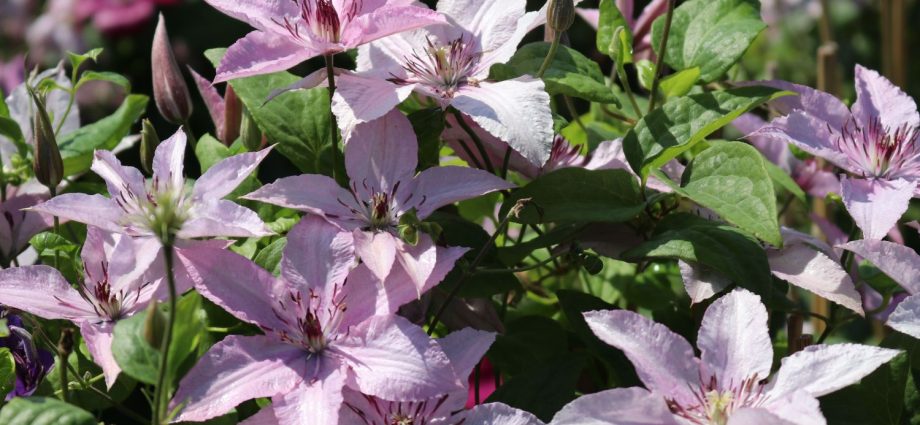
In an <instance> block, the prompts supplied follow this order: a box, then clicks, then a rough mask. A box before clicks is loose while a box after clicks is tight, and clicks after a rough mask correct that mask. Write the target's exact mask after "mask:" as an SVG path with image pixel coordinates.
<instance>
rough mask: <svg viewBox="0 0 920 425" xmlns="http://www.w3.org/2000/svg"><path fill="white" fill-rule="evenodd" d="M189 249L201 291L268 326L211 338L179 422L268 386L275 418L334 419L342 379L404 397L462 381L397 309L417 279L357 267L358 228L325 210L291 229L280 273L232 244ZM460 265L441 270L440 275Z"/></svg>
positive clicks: (188, 379) (183, 395) (219, 411)
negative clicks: (379, 276)
mask: <svg viewBox="0 0 920 425" xmlns="http://www.w3.org/2000/svg"><path fill="white" fill-rule="evenodd" d="M190 258H191V263H192V264H193V265H194V272H193V274H194V276H195V280H196V284H197V288H198V290H199V292H200V293H201V294H202V295H203V296H205V297H206V298H208V299H210V300H211V301H213V302H214V303H216V304H217V305H219V306H221V307H222V308H224V309H225V310H227V311H228V312H230V313H231V314H233V315H235V316H236V317H237V318H239V319H240V320H243V321H245V322H248V323H252V324H255V325H257V326H259V328H261V329H262V330H263V331H264V332H265V334H264V335H255V336H241V335H231V336H228V337H227V338H225V339H224V340H223V341H221V342H219V343H217V344H215V345H214V346H213V347H211V349H210V350H209V351H208V352H207V353H206V354H205V355H204V357H202V358H201V359H200V360H199V361H198V363H197V364H196V365H195V367H193V368H192V370H191V371H189V373H188V374H187V375H185V378H184V379H183V380H182V382H181V383H180V384H179V389H178V391H177V393H176V395H175V397H174V398H173V406H179V405H181V406H182V408H181V410H180V412H179V415H178V417H177V418H176V421H204V420H207V419H210V418H213V417H217V416H220V415H223V414H224V413H227V412H228V411H230V410H231V409H233V408H234V407H235V406H237V405H238V404H239V403H242V402H243V401H246V400H250V399H253V398H259V397H272V407H271V409H270V411H271V412H272V413H273V414H272V416H274V419H275V421H276V423H278V424H282V425H297V424H303V423H317V424H335V423H338V417H339V411H340V409H341V408H342V407H343V406H342V404H343V391H344V390H345V387H346V386H347V387H348V388H350V389H352V390H355V391H359V392H361V393H363V394H367V395H371V396H374V397H380V398H382V399H386V400H397V401H406V400H423V399H427V398H430V397H435V396H438V395H440V394H445V393H449V392H450V391H453V390H454V389H456V388H459V387H462V384H461V383H460V380H459V378H458V377H457V375H456V373H455V372H454V369H453V367H452V366H451V363H450V359H449V358H448V356H447V355H446V354H445V353H444V351H443V350H442V348H441V346H440V345H439V344H438V343H437V342H435V341H434V340H431V339H430V338H429V337H428V335H426V334H425V331H424V330H422V328H420V327H418V326H416V325H414V324H411V323H410V322H409V321H407V320H406V319H403V318H401V317H399V316H395V315H394V313H395V312H396V310H397V309H398V308H399V306H401V305H402V304H405V303H406V302H408V301H410V300H412V299H414V298H415V296H416V295H415V290H414V288H407V286H406V285H402V286H401V285H398V284H395V281H393V282H391V281H387V282H384V283H383V284H382V285H381V284H380V283H378V282H377V281H376V280H375V279H373V278H372V276H371V274H370V272H369V271H368V270H367V268H366V267H364V266H363V265H361V266H358V267H357V268H355V264H356V262H355V257H354V245H353V241H352V235H351V234H350V233H347V232H342V231H341V229H339V228H338V227H336V226H334V225H332V224H330V223H328V222H326V221H325V220H323V219H321V218H319V217H306V218H304V219H303V220H302V221H301V222H300V223H299V224H297V225H296V226H295V227H294V229H292V230H291V231H290V233H289V234H288V243H287V246H286V247H285V249H284V254H283V258H282V262H281V277H280V278H276V277H274V276H272V275H271V274H270V273H268V272H267V271H265V270H263V269H261V268H259V267H258V266H257V265H255V264H254V263H252V262H251V261H249V260H247V259H246V258H244V257H241V256H239V255H237V254H234V253H232V252H229V251H226V250H211V251H207V250H196V251H195V252H193V253H191V254H190ZM452 267H453V263H451V264H449V265H446V267H442V268H441V269H440V270H437V271H436V272H435V273H434V274H433V275H432V281H433V283H436V282H439V281H440V279H442V278H443V277H444V275H446V273H447V271H448V270H450V268H452ZM394 279H405V276H404V275H400V276H394ZM266 410H269V409H266ZM265 415H268V413H265ZM269 418H270V416H269Z"/></svg>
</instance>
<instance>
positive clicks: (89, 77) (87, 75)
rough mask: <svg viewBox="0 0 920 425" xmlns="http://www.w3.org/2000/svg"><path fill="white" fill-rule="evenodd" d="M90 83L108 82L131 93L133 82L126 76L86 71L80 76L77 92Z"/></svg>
mask: <svg viewBox="0 0 920 425" xmlns="http://www.w3.org/2000/svg"><path fill="white" fill-rule="evenodd" d="M90 81H108V82H110V83H112V84H115V85H117V86H119V87H121V88H123V89H125V92H126V93H131V81H130V80H128V78H127V77H125V76H124V75H121V74H119V73H116V72H96V71H86V72H84V73H83V75H81V76H80V81H78V82H77V90H79V89H80V87H82V86H83V84H86V83H88V82H90Z"/></svg>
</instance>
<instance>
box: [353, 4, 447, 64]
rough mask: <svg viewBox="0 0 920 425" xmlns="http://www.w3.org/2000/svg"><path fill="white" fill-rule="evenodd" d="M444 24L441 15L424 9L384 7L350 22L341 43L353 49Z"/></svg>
mask: <svg viewBox="0 0 920 425" xmlns="http://www.w3.org/2000/svg"><path fill="white" fill-rule="evenodd" d="M444 22H446V20H445V19H444V17H443V16H442V15H440V14H438V13H436V12H435V11H433V10H431V9H428V8H426V7H417V6H391V5H386V6H383V7H381V8H378V9H376V10H374V11H373V12H371V13H368V14H365V15H362V16H358V17H357V18H355V20H354V21H351V22H350V23H349V25H348V26H347V27H345V28H344V31H343V34H342V42H343V44H345V45H346V46H347V47H348V48H354V47H357V46H359V45H362V44H365V43H369V42H371V41H374V40H377V39H380V38H383V37H386V36H388V35H392V34H396V33H400V32H403V31H409V30H414V29H416V28H421V27H424V26H428V25H432V24H439V23H444ZM407 53H408V52H407Z"/></svg>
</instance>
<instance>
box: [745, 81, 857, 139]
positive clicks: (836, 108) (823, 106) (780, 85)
mask: <svg viewBox="0 0 920 425" xmlns="http://www.w3.org/2000/svg"><path fill="white" fill-rule="evenodd" d="M741 85H743V86H767V87H773V88H777V89H780V90H787V91H791V92H795V93H798V96H783V97H780V98H777V99H775V100H773V101H771V102H770V106H772V107H773V108H774V109H776V110H777V111H778V112H779V113H780V114H782V115H788V114H790V113H791V112H792V111H795V110H799V111H802V112H804V113H805V114H806V115H809V116H812V117H815V118H817V119H818V120H820V121H823V122H826V123H828V124H830V126H831V127H833V128H834V129H838V130H839V129H841V128H843V126H844V125H846V123H847V121H849V120H850V118H851V115H850V110H849V109H848V108H847V106H846V105H844V104H843V102H841V101H840V99H837V97H836V96H834V95H832V94H829V93H825V92H823V91H820V90H815V89H813V88H811V87H808V86H804V85H801V84H794V83H790V82H787V81H781V80H771V81H752V82H745V83H742V84H741Z"/></svg>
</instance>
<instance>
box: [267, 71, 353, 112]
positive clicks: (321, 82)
mask: <svg viewBox="0 0 920 425" xmlns="http://www.w3.org/2000/svg"><path fill="white" fill-rule="evenodd" d="M332 72H333V74H335V75H336V76H338V75H340V74H342V70H341V69H339V68H333V70H332ZM338 80H339V79H338V78H337V77H336V78H335V81H338ZM316 87H329V74H328V73H327V71H326V68H320V69H317V70H316V71H313V72H312V73H310V75H307V76H306V77H303V78H301V79H299V80H297V81H295V82H293V83H292V84H291V85H289V86H287V87H283V88H279V89H274V90H272V91H271V92H269V93H268V97H266V98H265V102H264V103H263V105H264V104H266V103H268V102H271V101H272V100H273V99H274V98H276V97H278V96H281V95H282V94H285V93H287V92H289V91H295V90H310V89H312V88H316Z"/></svg>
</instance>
